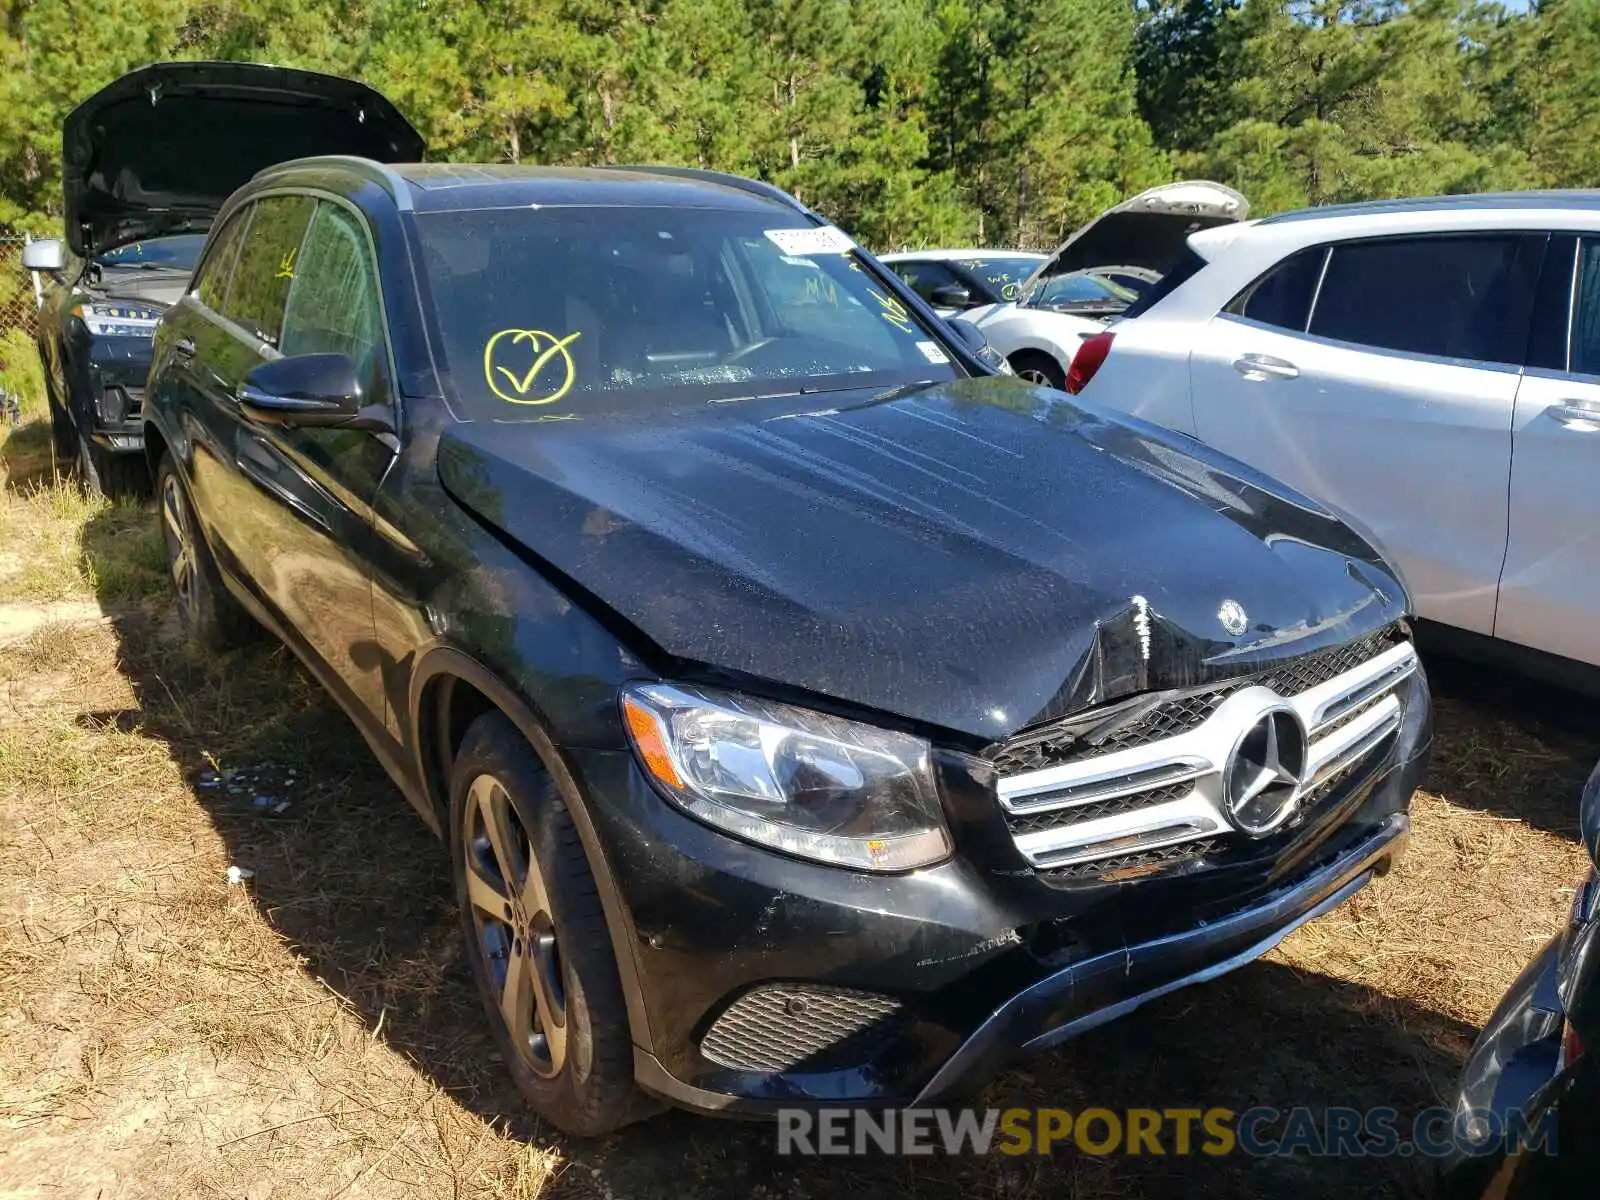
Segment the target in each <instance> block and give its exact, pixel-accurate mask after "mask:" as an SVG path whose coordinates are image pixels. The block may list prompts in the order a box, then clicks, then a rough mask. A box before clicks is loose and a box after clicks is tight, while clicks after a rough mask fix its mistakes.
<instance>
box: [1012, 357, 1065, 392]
mask: <svg viewBox="0 0 1600 1200" xmlns="http://www.w3.org/2000/svg"><path fill="white" fill-rule="evenodd" d="M1008 361H1009V362H1010V363H1011V369H1012V370H1013V371H1015V372H1016V373H1017V378H1018V379H1020V380H1022V381H1023V382H1024V383H1033V384H1038V385H1039V386H1040V387H1052V388H1055V389H1056V390H1057V391H1062V390H1065V388H1066V386H1067V376H1066V372H1064V371H1063V370H1062V369H1061V364H1060V363H1058V362H1057V361H1056V360H1055V359H1053V358H1051V357H1050V356H1049V355H1048V354H1045V353H1042V352H1041V351H1038V350H1018V351H1017V352H1016V353H1015V354H1013V355H1012V356H1011V358H1010V359H1009V360H1008Z"/></svg>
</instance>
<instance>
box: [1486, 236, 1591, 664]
mask: <svg viewBox="0 0 1600 1200" xmlns="http://www.w3.org/2000/svg"><path fill="white" fill-rule="evenodd" d="M1546 264H1547V265H1546V267H1545V281H1544V283H1543V284H1542V285H1541V288H1540V301H1541V312H1540V313H1539V316H1538V318H1537V331H1536V333H1535V337H1534V341H1533V344H1532V345H1531V346H1530V365H1529V367H1528V370H1527V372H1526V374H1525V375H1524V376H1523V379H1522V386H1521V387H1520V388H1519V389H1518V391H1517V407H1516V416H1515V419H1514V421H1513V432H1512V460H1511V493H1510V495H1511V521H1510V538H1509V541H1508V544H1507V547H1506V564H1505V572H1504V574H1503V575H1502V576H1501V580H1500V607H1499V612H1498V615H1497V616H1496V619H1495V626H1494V633H1495V636H1496V637H1499V638H1504V639H1505V640H1507V641H1511V642H1516V643H1518V644H1519V645H1523V646H1532V647H1534V648H1535V649H1538V650H1546V651H1549V652H1550V653H1552V654H1560V655H1564V656H1565V657H1567V658H1575V659H1579V660H1581V661H1583V662H1587V663H1595V664H1600V623H1597V620H1596V618H1597V617H1600V526H1597V524H1596V522H1595V520H1594V517H1593V514H1594V513H1596V512H1600V238H1594V237H1585V238H1581V239H1579V238H1574V237H1572V236H1570V235H1567V236H1561V237H1556V238H1552V239H1551V253H1550V254H1549V255H1548V257H1547V259H1546ZM1574 272H1576V280H1575V281H1574ZM1547 301H1548V303H1547ZM1569 312H1570V317H1569Z"/></svg>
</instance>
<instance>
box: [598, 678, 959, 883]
mask: <svg viewBox="0 0 1600 1200" xmlns="http://www.w3.org/2000/svg"><path fill="white" fill-rule="evenodd" d="M622 711H623V717H624V719H625V721H626V724H627V726H628V734H629V736H630V737H631V738H632V740H633V747H634V750H635V752H636V753H637V754H638V756H639V761H640V762H641V763H643V764H644V767H645V770H646V771H648V772H649V774H650V777H651V778H652V779H653V780H655V783H656V786H657V787H659V788H660V789H661V791H662V793H663V794H664V795H665V796H666V797H667V799H669V800H671V801H672V802H673V803H674V804H676V805H677V806H678V807H680V808H682V809H683V810H684V811H685V812H687V813H689V814H690V815H691V816H694V817H697V818H699V819H700V820H702V821H704V822H705V823H706V824H708V825H715V826H716V827H717V828H719V829H723V830H726V831H727V832H729V833H731V834H733V835H735V836H736V837H741V838H744V839H746V840H748V841H752V842H757V843H759V844H761V845H763V846H767V847H770V848H771V849H773V850H781V851H783V852H784V853H786V854H794V855H797V856H799V857H801V858H811V859H816V860H817V861H819V862H825V863H833V864H836V865H838V866H843V867H853V868H856V869H857V870H864V871H904V870H909V869H910V868H912V867H923V866H927V865H928V864H929V863H934V862H938V861H939V860H940V859H942V858H944V857H945V856H946V855H948V854H949V853H950V839H949V836H948V835H947V834H946V833H945V825H944V815H943V812H942V810H941V809H940V807H939V798H938V794H937V791H936V789H935V787H934V783H933V771H932V768H931V766H930V762H929V748H928V743H927V742H925V741H923V740H922V739H921V738H916V737H911V736H909V735H908V734H903V733H895V732H892V731H890V730H887V729H877V728H874V727H873V726H871V725H862V724H860V723H858V722H856V721H847V720H844V719H843V718H840V717H831V716H827V715H826V714H824V713H817V712H811V711H809V710H807V709H803V708H795V707H792V706H791V705H787V704H776V703H771V702H769V701H765V700H757V699H755V698H753V697H750V696H739V695H734V694H732V693H728V692H713V691H710V690H709V689H704V690H703V689H700V688H688V687H672V686H668V685H666V684H647V685H644V686H641V687H635V688H630V689H628V691H627V692H625V693H624V694H623V697H622Z"/></svg>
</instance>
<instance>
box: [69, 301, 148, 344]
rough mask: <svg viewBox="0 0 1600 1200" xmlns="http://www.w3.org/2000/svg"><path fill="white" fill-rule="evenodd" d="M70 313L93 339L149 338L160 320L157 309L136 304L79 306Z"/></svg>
mask: <svg viewBox="0 0 1600 1200" xmlns="http://www.w3.org/2000/svg"><path fill="white" fill-rule="evenodd" d="M72 312H73V315H74V316H76V317H77V318H78V319H79V320H81V321H82V322H83V323H84V325H85V326H87V327H88V330H89V332H90V333H92V334H94V335H95V337H149V336H150V335H151V334H152V333H153V332H154V331H155V327H156V322H157V321H159V320H160V319H161V310H160V309H159V308H148V307H145V306H143V305H138V304H80V305H78V306H77V307H75V308H74V309H73V310H72Z"/></svg>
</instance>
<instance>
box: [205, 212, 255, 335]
mask: <svg viewBox="0 0 1600 1200" xmlns="http://www.w3.org/2000/svg"><path fill="white" fill-rule="evenodd" d="M249 224H250V209H249V208H248V207H246V208H242V209H240V210H239V211H238V212H236V213H234V214H233V216H231V217H229V218H228V223H227V224H226V225H224V226H223V227H222V229H221V230H220V231H219V232H218V233H217V236H216V237H215V238H213V239H212V242H211V251H210V253H208V254H207V255H206V257H205V261H204V262H202V263H201V264H200V269H199V270H198V271H197V272H196V273H195V288H194V291H195V294H196V295H197V296H199V297H200V303H202V304H204V305H205V306H206V307H207V308H209V309H211V310H212V311H213V312H221V311H222V304H223V301H224V299H225V298H226V297H227V295H228V281H229V280H230V279H232V278H233V267H234V264H235V263H236V262H238V261H239V246H240V245H241V244H242V243H243V242H244V239H245V230H246V228H248V226H249Z"/></svg>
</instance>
